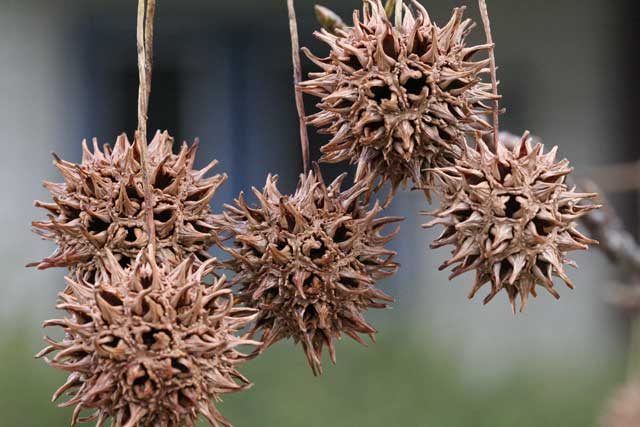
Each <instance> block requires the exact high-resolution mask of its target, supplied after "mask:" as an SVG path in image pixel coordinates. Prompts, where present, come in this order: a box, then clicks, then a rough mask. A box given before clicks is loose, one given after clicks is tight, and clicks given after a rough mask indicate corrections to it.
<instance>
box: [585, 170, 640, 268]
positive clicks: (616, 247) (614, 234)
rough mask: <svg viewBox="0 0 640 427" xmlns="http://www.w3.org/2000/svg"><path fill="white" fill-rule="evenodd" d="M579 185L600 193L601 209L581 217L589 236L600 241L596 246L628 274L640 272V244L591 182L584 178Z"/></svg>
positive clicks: (589, 190)
mask: <svg viewBox="0 0 640 427" xmlns="http://www.w3.org/2000/svg"><path fill="white" fill-rule="evenodd" d="M580 187H582V188H583V189H585V190H586V191H588V192H594V193H598V194H600V196H599V197H600V199H601V202H602V205H603V208H602V209H599V210H595V211H592V212H590V213H589V214H588V215H585V216H584V217H583V218H582V219H581V221H582V223H583V224H584V225H585V227H587V229H588V230H589V233H590V234H591V237H593V238H594V239H596V240H598V241H599V242H600V245H599V246H598V247H599V248H600V250H602V251H603V252H604V254H605V255H606V256H607V258H609V260H610V261H611V262H613V263H615V264H616V265H618V266H619V267H620V268H622V269H623V270H624V271H625V272H626V273H628V274H629V275H632V276H633V275H638V274H640V246H639V245H638V243H637V241H636V239H635V238H634V236H633V235H632V234H631V233H630V232H629V231H627V230H626V229H625V228H624V225H623V223H622V221H621V220H620V217H619V216H618V214H617V213H616V212H615V210H614V208H613V207H612V206H611V204H610V203H608V202H606V200H604V197H603V196H602V193H600V192H599V191H598V190H599V189H598V188H597V186H596V185H595V184H594V183H593V182H590V181H586V180H585V181H583V182H581V183H580Z"/></svg>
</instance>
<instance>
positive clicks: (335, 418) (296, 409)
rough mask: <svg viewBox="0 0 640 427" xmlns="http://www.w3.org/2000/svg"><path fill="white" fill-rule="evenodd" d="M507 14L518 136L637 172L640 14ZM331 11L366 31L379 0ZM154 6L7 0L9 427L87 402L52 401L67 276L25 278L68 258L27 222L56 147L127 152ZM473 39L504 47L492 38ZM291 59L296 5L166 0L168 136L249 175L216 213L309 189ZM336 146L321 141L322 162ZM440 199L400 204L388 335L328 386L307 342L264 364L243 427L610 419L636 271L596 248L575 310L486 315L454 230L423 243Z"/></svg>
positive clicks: (605, 8)
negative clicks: (50, 359) (621, 289)
mask: <svg viewBox="0 0 640 427" xmlns="http://www.w3.org/2000/svg"><path fill="white" fill-rule="evenodd" d="M314 3H315V2H314V1H311V0H298V1H297V2H296V5H297V10H298V15H299V27H300V28H299V30H300V34H301V44H302V45H306V46H310V47H311V48H312V50H313V51H315V52H318V51H320V52H325V50H324V47H323V46H322V45H321V44H320V43H319V42H317V41H316V40H315V39H314V38H313V37H312V35H311V34H312V31H314V30H315V29H316V28H317V27H318V25H317V24H316V21H315V18H314V16H313V5H314ZM488 3H489V9H490V14H491V17H492V26H493V35H494V39H495V40H496V42H497V51H496V56H497V61H498V64H499V67H500V70H499V76H500V80H501V82H502V86H501V92H502V94H503V95H504V103H503V105H504V106H505V107H506V108H507V109H508V113H507V114H506V115H505V116H503V117H502V128H503V129H504V130H510V131H512V132H514V133H517V134H520V133H521V132H522V131H524V130H526V129H529V130H531V131H532V132H533V133H534V134H536V135H538V136H540V137H541V138H543V140H544V142H545V143H547V144H548V145H551V146H552V145H559V148H560V153H561V155H562V156H563V157H568V158H569V159H571V161H572V163H573V165H574V166H575V167H576V170H577V173H578V174H580V175H590V174H591V172H593V174H594V176H600V177H607V176H608V174H607V173H603V172H602V171H603V169H602V168H604V167H606V166H607V165H615V164H617V163H619V162H629V161H633V160H635V159H636V158H637V157H638V154H639V151H640V149H639V148H638V147H639V146H638V144H637V143H636V125H637V117H636V115H637V112H636V106H637V103H636V101H637V100H638V98H639V97H640V85H639V84H638V82H637V73H636V70H637V65H638V57H637V55H635V54H633V52H634V51H635V50H636V48H637V46H636V40H637V39H638V32H640V29H639V28H640V27H638V26H637V25H636V24H637V22H638V18H640V7H639V6H638V5H637V2H635V1H633V0H615V1H612V0H553V1H551V0H548V1H547V0H537V1H525V0H489V1H488ZM323 4H325V5H326V6H328V7H330V8H332V9H334V10H335V11H336V12H339V13H340V14H341V15H342V16H343V17H344V18H345V19H346V20H347V21H348V22H349V20H350V16H351V11H352V10H353V9H354V8H356V7H359V6H360V4H361V2H360V0H325V1H324V2H323ZM423 4H424V5H425V6H426V7H427V8H428V10H429V12H430V14H431V16H432V19H434V20H435V21H436V22H438V23H439V24H442V23H444V22H446V21H447V20H448V19H449V16H450V12H451V9H452V8H453V7H454V6H457V5H466V6H468V13H469V15H470V16H472V17H473V18H475V19H478V20H479V16H478V10H477V4H476V2H475V1H471V0H457V1H454V0H429V1H423ZM135 13H136V1H134V0H127V1H124V0H109V1H105V0H102V1H99V0H82V1H81V0H48V1H45V0H40V1H36V0H0V132H1V137H0V146H1V148H2V151H1V153H2V154H1V156H0V158H1V162H2V163H1V165H2V167H1V168H0V177H1V182H2V187H1V188H2V198H1V199H0V212H1V218H0V227H2V228H1V229H0V231H1V234H0V235H1V236H2V239H0V263H1V267H2V272H3V274H4V279H3V282H4V284H3V286H2V294H0V295H1V296H0V426H22V427H31V426H33V427H48V426H51V427H57V426H65V425H68V424H69V421H68V420H69V419H70V418H69V417H70V411H69V410H64V409H57V408H56V407H55V406H54V405H53V404H51V403H50V396H51V394H52V392H53V391H54V390H55V389H56V388H57V387H58V385H59V384H61V383H62V382H63V379H64V374H63V373H60V372H56V371H53V370H52V369H50V368H48V367H47V366H46V365H45V364H44V363H43V362H42V361H37V360H34V359H33V355H34V354H35V353H36V352H37V351H38V350H39V348H41V347H42V345H43V343H42V335H43V334H44V332H43V331H42V329H41V328H40V324H41V322H42V321H43V320H44V319H47V318H52V317H56V316H59V315H60V314H59V313H56V312H55V310H54V308H53V305H54V301H55V297H56V294H57V292H59V291H61V290H62V289H63V286H64V285H63V275H64V271H62V270H49V271H45V272H38V271H35V270H32V269H25V268H24V267H23V266H24V265H25V264H26V263H27V262H29V261H34V260H38V259H41V258H42V257H44V256H46V255H48V254H49V253H50V252H52V251H53V245H52V244H51V243H45V242H42V241H40V240H39V238H37V236H35V235H33V234H31V233H30V231H29V228H30V221H31V220H32V219H37V218H42V217H43V213H42V212H40V211H38V210H36V209H35V208H33V207H32V203H33V200H34V199H41V200H48V197H49V196H48V195H47V193H46V192H45V190H44V189H43V188H42V186H41V184H40V183H41V181H42V180H43V179H46V180H52V181H60V180H61V177H60V176H59V175H58V174H57V173H56V170H55V169H54V167H53V166H52V164H51V156H50V152H51V151H54V152H56V153H57V154H59V155H60V156H61V157H62V158H64V159H67V160H70V161H74V162H78V161H79V160H80V156H81V150H80V142H81V140H82V139H84V138H92V137H97V138H98V139H99V141H100V142H102V143H106V142H113V141H114V140H115V138H116V136H117V135H118V134H120V133H122V132H127V133H128V134H129V135H131V134H132V131H133V130H134V129H135V126H136V97H137V85H138V82H137V70H136V50H135ZM474 34H475V35H474V37H475V41H482V40H484V35H483V32H482V30H481V28H477V29H476V30H475V31H474ZM290 55H291V53H290V41H289V33H288V25H287V15H286V5H285V1H284V0H278V1H275V0H234V1H222V0H202V1H196V0H182V1H176V0H174V1H169V0H166V1H163V0H159V1H158V10H157V20H156V39H155V68H154V80H153V90H152V95H151V106H150V129H157V128H159V129H167V130H169V132H170V133H171V134H172V135H173V136H175V137H176V139H177V140H180V141H181V140H187V141H192V140H193V139H194V137H200V140H201V148H200V152H199V156H200V157H199V159H200V163H201V165H204V164H205V163H208V161H209V160H210V159H211V158H218V159H219V160H220V161H221V166H220V167H219V171H226V172H227V173H228V174H229V176H230V179H229V181H228V182H227V183H226V185H225V186H224V187H223V188H222V189H221V190H220V192H219V193H218V194H217V195H216V198H215V201H214V208H215V209H216V210H218V209H220V207H221V206H222V204H223V203H225V202H229V201H231V200H232V198H233V197H234V196H235V195H237V193H238V192H239V191H240V190H242V189H245V190H246V189H249V188H250V187H251V186H254V185H255V186H259V187H260V186H262V185H263V184H264V179H265V177H266V174H267V173H269V172H273V173H278V174H279V175H280V177H281V183H282V186H283V189H284V190H285V191H291V190H293V189H294V188H295V181H296V179H297V175H298V173H299V172H300V171H301V161H300V154H299V144H298V141H299V138H298V127H297V115H296V111H295V104H294V99H293V87H292V79H291V74H292V70H291V65H290V64H291V56H290ZM303 66H304V68H305V72H307V71H310V70H312V69H313V67H312V66H311V64H310V63H309V62H308V61H304V60H303ZM307 101H308V105H307V111H308V112H311V111H313V100H312V99H308V100H307ZM310 133H311V134H312V135H313V132H312V131H310ZM324 140H325V139H324V138H323V137H318V136H315V135H313V136H312V144H311V148H312V152H313V153H314V155H316V154H317V151H318V147H319V145H320V144H321V143H322V141H324ZM341 168H343V167H342V166H338V167H335V166H330V167H327V169H326V170H327V171H329V174H335V173H337V172H339V171H341V170H343V169H341ZM607 170H608V169H607ZM613 170H615V168H614V169H613ZM619 184H620V188H617V187H616V185H615V183H614V185H610V183H609V185H608V186H605V187H606V189H607V190H610V191H609V192H608V194H607V196H608V197H609V198H610V200H611V201H612V203H613V204H614V205H615V206H616V208H617V209H618V211H619V212H620V213H621V214H622V216H623V220H624V221H625V223H626V225H627V226H628V227H629V228H630V229H631V230H634V231H635V230H637V228H638V227H637V225H638V222H639V221H640V219H639V218H638V215H637V206H638V203H637V195H636V194H635V193H634V192H633V188H634V187H635V184H637V182H635V183H633V182H631V183H629V182H626V183H619ZM622 188H626V189H627V191H618V190H620V189H622ZM431 209H433V206H429V204H428V203H427V202H426V201H425V199H424V197H423V196H422V195H421V194H418V193H409V192H405V193H402V194H400V195H399V196H398V197H397V198H396V200H395V202H394V204H393V205H392V207H391V208H390V211H391V212H389V213H390V214H392V215H402V216H406V217H407V220H406V221H405V222H404V224H403V228H402V232H401V234H400V236H399V238H397V239H396V240H395V243H394V248H395V249H396V250H397V251H398V252H399V256H398V258H399V261H400V262H401V263H402V268H401V270H400V273H399V274H398V275H397V276H396V277H395V278H393V279H390V280H387V281H386V282H383V283H381V287H382V288H383V289H384V291H385V292H387V293H390V294H392V295H394V296H395V297H396V298H397V302H396V303H395V304H394V308H393V309H392V310H387V311H382V312H377V313H373V312H371V313H369V314H368V319H369V320H371V322H373V324H374V325H375V326H376V327H377V328H378V329H379V341H378V343H376V344H375V345H372V346H370V348H368V349H365V348H363V347H360V346H358V345H356V344H354V343H351V342H348V341H347V340H344V341H343V342H341V343H340V345H339V347H338V365H337V366H335V367H333V366H327V367H326V369H325V371H326V373H325V376H324V377H322V378H314V377H313V376H312V375H311V372H310V370H309V369H308V367H307V365H306V361H305V360H304V357H303V353H302V350H301V349H300V348H294V347H293V346H292V343H291V342H283V343H280V344H278V345H276V346H275V347H273V349H272V350H271V351H269V352H268V353H267V354H266V355H265V356H264V357H262V358H259V359H258V360H256V361H253V362H251V363H249V364H247V365H246V366H245V367H244V370H243V373H245V374H246V375H247V376H248V377H249V378H250V379H251V380H252V381H254V382H255V384H256V385H255V387H254V388H253V389H252V390H250V391H248V392H245V393H242V394H238V395H233V396H228V397H226V398H225V401H224V403H223V404H221V410H222V412H223V413H224V414H225V416H227V417H228V418H229V419H230V420H231V421H232V422H233V423H234V425H235V426H236V427H252V426H258V425H260V426H282V427H289V426H291V427H302V426H304V427H315V426H318V427H319V426H332V427H347V426H356V427H359V426H368V427H377V426H400V427H460V426H464V427H466V426H474V427H484V426H486V427H489V426H491V427H502V426H505V427H511V426H519V427H536V426H564V427H585V426H596V425H598V420H599V417H600V414H601V413H602V409H603V407H604V405H605V403H606V400H607V398H608V396H609V395H610V393H611V392H612V391H613V390H614V389H615V387H616V386H617V385H618V384H621V383H623V382H624V381H625V376H626V370H627V363H628V361H627V355H626V354H627V348H628V341H629V340H628V336H629V315H627V314H625V313H623V312H621V311H620V310H618V309H617V308H615V307H613V306H611V305H609V304H608V303H607V302H606V298H605V296H606V294H607V289H608V287H609V286H610V285H611V284H612V283H615V282H617V281H620V280H622V279H623V278H622V277H620V274H619V273H618V272H617V270H616V269H615V268H614V267H613V266H611V265H610V264H609V263H608V261H607V260H606V259H605V257H604V256H603V255H602V254H601V253H600V252H599V251H598V250H593V249H592V250H591V251H589V252H588V253H579V254H577V255H576V256H575V257H574V258H575V259H576V260H577V262H578V264H579V265H580V266H581V268H580V269H579V270H573V271H572V272H571V277H572V279H573V280H574V282H575V283H576V284H577V288H576V290H575V291H571V290H569V289H567V288H564V287H560V288H559V290H560V292H561V294H562V299H561V300H560V301H555V300H553V298H551V297H550V296H548V295H546V294H541V295H540V297H539V298H538V300H536V301H532V302H531V303H530V305H529V306H528V308H527V311H526V312H525V313H524V314H521V315H518V316H517V317H514V316H513V315H512V314H511V310H510V308H509V307H508V304H507V301H506V296H505V295H501V296H499V297H497V298H496V301H494V302H493V303H491V304H490V305H489V306H486V307H484V306H482V304H481V298H478V299H477V300H474V301H472V302H470V301H468V300H467V299H466V294H467V292H468V290H469V289H470V286H471V277H469V276H463V277H461V278H458V279H456V280H455V281H454V282H452V283H449V282H448V281H447V274H445V273H439V272H438V271H437V266H438V265H439V264H440V263H441V262H442V261H443V260H444V259H445V258H446V257H447V255H448V251H447V250H446V249H444V250H439V251H430V250H428V245H429V243H430V241H431V240H432V239H433V238H434V233H437V232H438V231H439V230H436V231H421V230H420V224H421V222H424V218H421V217H420V216H419V215H418V212H419V211H421V210H431ZM326 363H329V362H328V361H327V362H326Z"/></svg>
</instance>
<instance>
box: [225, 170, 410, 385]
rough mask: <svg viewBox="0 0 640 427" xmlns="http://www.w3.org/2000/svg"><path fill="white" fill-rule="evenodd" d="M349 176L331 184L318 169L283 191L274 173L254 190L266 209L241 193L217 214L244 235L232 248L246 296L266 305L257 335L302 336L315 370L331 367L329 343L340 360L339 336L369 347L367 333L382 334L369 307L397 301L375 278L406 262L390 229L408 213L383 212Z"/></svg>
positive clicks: (234, 234)
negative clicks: (347, 183) (366, 202)
mask: <svg viewBox="0 0 640 427" xmlns="http://www.w3.org/2000/svg"><path fill="white" fill-rule="evenodd" d="M344 178H345V175H343V176H341V177H339V178H338V179H337V180H336V181H334V182H333V183H332V184H331V185H329V186H328V187H327V186H326V185H325V183H324V181H323V179H322V177H321V176H320V174H319V170H318V169H316V171H315V172H310V173H309V174H308V175H306V176H304V175H303V176H301V179H300V182H299V184H298V188H297V190H296V192H295V193H294V194H293V195H292V196H283V195H282V194H281V193H280V191H279V190H278V188H277V187H276V182H277V177H273V176H269V177H268V178H267V182H266V185H265V187H264V190H263V191H262V192H261V191H258V190H257V189H255V188H254V189H253V193H254V194H255V196H256V198H257V200H258V202H259V204H258V205H257V206H253V207H250V206H248V205H247V204H246V202H245V200H244V195H243V194H240V197H239V198H238V199H237V200H236V204H235V206H226V207H225V209H226V211H225V212H224V214H223V215H222V216H220V217H218V218H217V220H216V225H217V227H219V229H220V232H221V234H222V235H226V237H227V238H233V239H234V242H235V247H234V248H226V249H227V251H228V252H229V253H230V254H231V255H232V259H231V260H230V262H229V267H230V268H231V269H233V270H234V271H235V272H236V276H235V278H234V283H236V284H238V285H239V287H240V291H239V298H240V300H241V301H242V302H243V303H244V304H245V305H247V306H248V307H253V308H256V309H257V310H258V318H257V321H256V324H255V326H254V328H253V332H254V334H258V333H259V334H261V341H263V347H262V349H266V348H268V347H269V346H271V345H272V344H274V343H275V342H277V341H279V340H283V339H287V338H293V339H294V341H295V342H296V343H297V342H301V343H302V346H303V348H304V351H305V353H306V356H307V359H308V361H309V364H310V366H311V368H312V370H313V371H314V373H315V374H321V373H322V365H321V356H322V350H323V347H324V346H325V345H326V346H327V347H328V349H329V353H330V356H331V359H332V361H334V363H335V348H334V342H333V340H334V339H336V338H339V337H340V336H341V335H342V334H343V333H344V334H347V335H348V336H350V337H352V338H353V339H354V340H356V341H358V342H360V343H362V344H364V343H365V342H364V341H363V340H362V338H361V337H360V336H359V334H368V335H370V336H371V337H372V338H373V334H374V333H375V332H376V330H375V329H374V328H373V327H372V326H371V325H369V324H368V323H367V322H366V321H365V320H364V318H363V312H364V311H365V310H367V309H369V308H384V307H386V306H387V303H388V302H390V301H392V298H390V297H389V296H387V295H385V294H384V293H383V292H382V291H380V290H379V289H377V288H376V287H375V283H376V281H378V280H379V279H382V278H385V277H389V276H391V275H393V274H394V273H395V272H396V270H397V268H398V264H396V263H395V262H394V257H395V255H396V253H395V252H394V251H392V250H389V249H386V248H385V247H384V246H385V244H387V243H388V242H389V241H390V240H391V239H393V237H394V236H395V235H396V233H397V231H398V228H396V229H395V230H394V231H392V232H391V233H390V234H387V235H383V234H382V233H383V229H384V227H385V226H386V225H388V224H392V223H396V222H398V221H400V220H401V218H392V217H384V218H377V216H378V214H379V213H380V211H381V208H380V206H379V205H378V204H377V203H376V205H375V206H374V207H373V208H371V209H369V210H367V207H365V206H362V204H361V203H360V201H359V197H360V196H361V195H362V194H363V193H364V192H365V191H366V185H364V184H362V183H361V184H358V185H356V186H354V187H351V188H350V189H348V190H346V191H344V192H343V191H341V189H340V187H341V184H342V181H343V180H344Z"/></svg>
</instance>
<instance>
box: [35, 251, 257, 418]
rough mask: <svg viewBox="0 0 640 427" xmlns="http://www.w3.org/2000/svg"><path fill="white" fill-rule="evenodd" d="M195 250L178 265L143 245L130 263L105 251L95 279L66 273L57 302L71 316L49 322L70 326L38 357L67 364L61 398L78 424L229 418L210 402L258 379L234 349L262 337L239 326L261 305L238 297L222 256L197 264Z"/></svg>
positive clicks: (53, 363) (59, 365)
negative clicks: (220, 266)
mask: <svg viewBox="0 0 640 427" xmlns="http://www.w3.org/2000/svg"><path fill="white" fill-rule="evenodd" d="M194 258H195V257H194V256H193V255H192V256H190V257H189V258H187V259H186V260H184V261H183V262H182V263H180V264H179V265H178V266H177V267H175V268H173V267H171V268H170V267H166V266H165V265H160V266H159V265H157V264H156V263H155V261H153V260H152V259H151V258H150V257H149V251H148V250H143V251H141V252H140V255H139V257H138V258H137V259H136V260H134V263H133V265H132V266H131V267H129V268H127V269H122V267H121V266H120V265H119V263H118V261H117V260H116V259H115V257H114V256H113V255H111V253H110V252H107V255H106V257H105V258H103V259H101V261H100V262H101V268H100V271H101V273H100V275H99V276H98V278H97V284H96V285H94V284H91V283H86V282H85V281H84V280H83V279H82V277H78V279H77V280H73V279H71V278H67V285H68V289H67V291H66V292H63V293H61V294H60V295H59V301H58V306H57V308H58V309H62V310H65V311H66V312H67V313H68V316H67V317H66V318H64V319H57V320H49V321H47V322H45V326H46V327H48V326H59V327H62V328H63V329H64V333H65V335H64V338H63V339H62V340H61V341H54V340H53V339H51V338H47V341H48V343H49V345H48V346H47V347H46V348H45V349H44V350H42V351H41V352H40V353H39V354H38V357H45V360H46V361H47V363H48V364H49V365H51V366H53V367H55V368H58V369H61V370H64V371H67V372H69V377H68V379H67V381H66V383H65V384H64V385H63V386H62V387H60V388H59V389H58V390H57V391H56V392H55V394H54V400H55V399H58V398H60V397H61V396H63V395H68V396H69V399H68V400H67V401H66V402H64V403H62V404H61V405H60V406H64V407H67V406H75V410H74V412H73V419H72V424H75V423H76V422H78V421H80V422H90V421H96V423H97V426H102V425H104V423H106V422H107V420H109V419H111V420H112V421H111V424H110V425H112V426H113V427H124V426H126V427H134V426H135V427H143V426H149V427H151V426H162V427H177V426H194V425H195V421H196V420H197V419H198V418H199V417H200V416H201V415H203V416H204V417H205V418H206V419H207V420H208V421H209V422H210V423H211V425H213V426H216V427H217V426H219V425H220V424H221V425H224V426H229V425H230V424H229V423H228V422H227V421H226V420H225V419H224V418H223V417H222V415H221V414H220V413H219V412H218V411H217V410H216V408H215V406H214V405H213V402H212V401H213V400H219V399H220V396H221V395H222V394H225V393H231V392H235V391H240V390H244V389H246V388H248V387H249V386H250V383H249V382H248V380H247V379H246V378H245V377H243V376H242V375H241V374H240V373H239V372H238V371H237V370H236V365H237V364H239V363H240V362H242V361H243V360H244V359H245V358H246V356H245V355H244V354H242V353H240V352H239V351H238V350H237V349H236V348H237V347H238V346H240V345H245V344H250V345H257V344H259V343H256V342H254V341H248V340H245V339H241V338H238V337H236V336H235V335H234V334H235V333H236V332H237V331H238V330H240V329H242V328H243V327H245V326H246V325H247V324H248V323H249V322H251V321H252V320H253V319H254V318H255V314H254V311H253V310H251V309H247V308H240V307H238V306H236V305H235V301H234V298H233V295H232V294H231V290H230V289H229V288H228V287H227V284H226V280H225V278H224V276H221V277H218V276H217V275H216V274H215V268H214V267H215V265H214V262H215V259H213V258H212V259H209V260H208V261H205V262H204V263H201V264H200V266H199V267H198V268H196V267H195V266H194V261H195V260H194ZM207 276H212V277H214V279H213V284H205V282H204V279H205V277H207ZM49 353H54V355H53V357H52V358H51V359H49V358H48V357H46V355H48V354H49ZM86 411H89V413H88V415H87V416H84V417H83V416H82V415H81V413H83V412H86Z"/></svg>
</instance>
